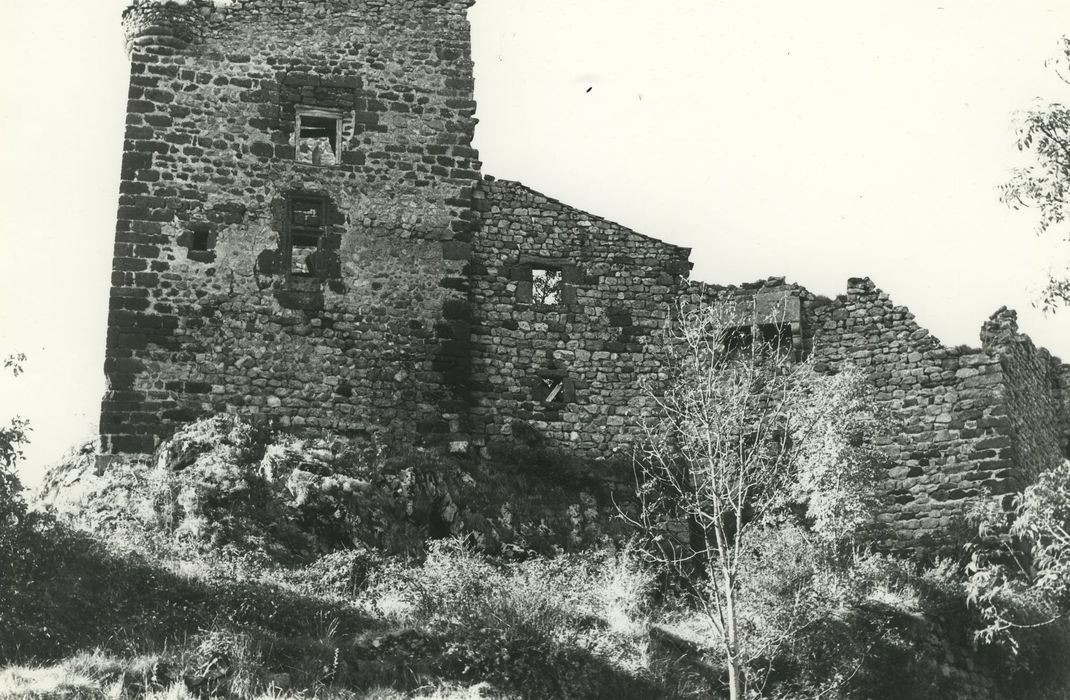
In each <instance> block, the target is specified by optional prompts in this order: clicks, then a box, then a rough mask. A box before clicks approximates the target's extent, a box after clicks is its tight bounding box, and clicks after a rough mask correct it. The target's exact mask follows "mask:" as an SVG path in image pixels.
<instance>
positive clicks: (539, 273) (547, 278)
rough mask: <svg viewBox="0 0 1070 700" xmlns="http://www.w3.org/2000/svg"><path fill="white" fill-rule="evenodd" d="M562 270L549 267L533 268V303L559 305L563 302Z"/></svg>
mask: <svg viewBox="0 0 1070 700" xmlns="http://www.w3.org/2000/svg"><path fill="white" fill-rule="evenodd" d="M561 282H562V275H561V270H557V269H553V268H548V267H532V268H531V301H532V303H533V304H542V305H544V306H557V305H559V304H560V303H561Z"/></svg>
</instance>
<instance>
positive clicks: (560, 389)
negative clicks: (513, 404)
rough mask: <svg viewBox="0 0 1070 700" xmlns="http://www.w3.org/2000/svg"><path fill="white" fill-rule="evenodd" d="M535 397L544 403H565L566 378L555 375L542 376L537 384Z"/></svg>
mask: <svg viewBox="0 0 1070 700" xmlns="http://www.w3.org/2000/svg"><path fill="white" fill-rule="evenodd" d="M535 399H536V400H538V401H542V402H543V403H556V404H563V403H565V380H564V379H563V378H562V379H557V378H553V377H540V378H539V383H538V384H537V385H536V386H535Z"/></svg>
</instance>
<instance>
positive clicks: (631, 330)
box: [100, 0, 1070, 539]
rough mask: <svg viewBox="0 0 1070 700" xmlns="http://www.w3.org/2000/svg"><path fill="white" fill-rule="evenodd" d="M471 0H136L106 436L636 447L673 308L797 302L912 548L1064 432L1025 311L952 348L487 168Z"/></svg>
mask: <svg viewBox="0 0 1070 700" xmlns="http://www.w3.org/2000/svg"><path fill="white" fill-rule="evenodd" d="M471 4H472V0H316V1H312V0H234V1H233V2H230V3H228V4H225V5H224V4H213V3H211V2H208V1H207V0H194V1H192V2H189V3H186V4H176V3H170V2H167V3H163V2H153V1H150V0H136V1H135V3H134V4H133V5H132V6H131V7H130V8H129V9H127V11H126V12H125V13H124V17H123V20H124V27H125V31H126V37H127V43H128V48H129V51H130V92H129V102H128V107H127V120H126V135H125V143H124V155H123V161H122V173H121V184H120V198H119V209H118V222H117V227H116V235H115V249H114V262H113V271H112V285H111V293H110V315H109V321H108V338H107V354H106V361H105V374H106V376H107V382H108V384H107V391H106V394H105V396H104V400H103V403H102V409H101V420H100V433H101V439H102V450H103V452H104V453H105V454H120V453H135V454H136V453H149V452H152V451H153V450H154V449H155V448H156V447H157V445H158V444H159V442H160V441H161V440H162V439H165V438H166V437H168V436H169V435H170V434H171V433H172V432H173V431H174V430H175V428H176V427H177V426H179V425H181V424H182V423H184V422H187V421H189V420H192V419H195V418H198V417H201V416H204V415H208V414H212V413H221V412H226V413H233V414H240V415H243V416H245V417H248V418H251V419H254V420H263V421H266V422H269V423H270V424H272V425H276V426H278V427H281V428H286V429H291V430H295V431H302V430H310V431H312V430H314V431H332V432H335V433H338V434H342V435H359V434H374V433H380V432H390V433H392V434H399V435H407V436H409V437H410V438H411V440H412V441H413V442H414V443H423V444H441V445H451V446H452V449H454V450H458V451H459V450H465V449H469V450H474V449H478V447H479V446H481V445H484V444H486V443H488V442H489V441H491V440H493V439H496V438H498V437H501V436H503V435H507V434H508V433H509V431H510V429H511V425H512V423H513V421H516V420H520V421H524V422H527V423H529V424H530V425H532V426H534V427H535V428H537V429H538V430H540V431H541V432H542V433H543V434H545V435H546V437H547V438H548V439H550V440H552V441H553V442H555V443H556V444H559V445H562V446H566V447H568V448H570V449H572V450H575V451H576V452H578V453H580V454H583V455H584V456H587V457H590V458H593V459H598V458H605V457H608V456H610V455H612V454H613V453H614V452H615V451H617V450H620V449H622V448H624V447H626V446H627V445H628V444H629V441H630V440H631V439H632V437H633V433H632V427H631V426H633V425H634V424H635V418H636V417H637V416H639V415H641V413H642V411H643V409H644V405H645V404H644V399H643V397H642V395H641V393H642V392H641V391H640V389H639V384H640V382H639V378H641V377H643V376H646V375H650V374H656V373H657V372H658V370H659V367H661V357H660V355H659V352H658V348H657V344H656V343H654V342H651V341H652V339H653V334H654V333H655V332H656V330H657V329H658V328H660V327H662V326H663V325H664V324H665V323H666V321H667V320H668V315H669V310H670V308H671V307H672V306H673V304H674V303H676V302H677V301H678V300H679V299H681V298H701V299H703V300H705V301H710V302H713V303H719V304H726V303H731V304H735V305H737V306H739V308H749V309H752V311H751V312H749V313H752V314H754V316H753V317H750V318H741V320H740V323H741V326H745V327H748V328H749V327H750V326H751V325H753V324H755V323H761V322H763V319H762V318H759V316H761V315H763V314H767V313H772V312H773V310H775V311H776V314H777V315H778V319H779V320H780V321H781V322H782V323H783V324H784V325H785V327H786V328H787V329H788V332H789V333H790V336H791V342H792V343H793V345H794V346H795V347H796V348H797V350H798V351H799V352H802V353H812V354H813V356H814V357H815V360H816V361H817V363H818V364H819V366H823V367H826V368H829V369H835V368H837V367H839V366H842V365H844V364H845V363H853V364H855V365H858V366H860V367H862V368H863V369H864V370H865V371H866V372H867V373H868V376H869V377H870V379H871V381H872V383H873V384H874V386H875V387H876V388H877V391H878V401H879V402H880V403H881V405H882V406H883V407H884V408H887V409H889V410H892V411H894V412H895V413H896V414H897V415H898V416H899V417H900V418H901V419H902V421H903V425H904V426H905V428H904V431H903V432H902V434H901V435H898V436H896V437H894V438H893V439H891V440H890V442H889V443H888V444H887V445H884V446H883V448H884V450H885V452H886V454H887V455H888V457H889V460H890V464H891V467H890V468H889V470H888V472H887V485H888V490H889V492H890V495H891V505H890V507H889V509H888V511H887V512H886V513H884V514H883V515H882V519H884V520H885V521H887V522H888V523H890V524H891V525H892V526H893V528H894V530H895V531H896V532H897V533H899V535H900V536H901V537H903V538H906V539H909V538H914V537H917V536H921V535H925V534H934V533H939V532H940V531H941V530H942V529H944V528H946V527H947V526H948V525H949V524H950V523H951V521H952V519H953V518H954V517H956V516H957V515H960V514H961V512H962V510H963V508H964V505H965V503H966V500H967V499H968V498H969V497H971V496H974V495H977V494H979V493H981V492H982V490H984V489H989V490H991V491H992V492H995V493H997V494H998V493H1008V492H1011V491H1014V490H1017V489H1019V488H1021V486H1022V485H1024V484H1026V483H1028V482H1029V481H1031V480H1032V479H1033V478H1034V476H1035V474H1036V473H1037V472H1038V471H1040V470H1042V469H1045V468H1047V467H1048V466H1050V465H1051V464H1053V463H1054V462H1056V461H1057V460H1059V459H1061V458H1062V457H1064V456H1066V455H1067V454H1068V450H1070V442H1068V441H1070V366H1068V365H1064V364H1061V363H1060V362H1059V361H1058V360H1057V359H1055V358H1053V357H1051V356H1050V354H1049V353H1048V352H1047V351H1045V350H1043V349H1039V348H1036V347H1035V346H1034V345H1033V344H1032V342H1031V341H1030V340H1029V339H1028V338H1027V337H1025V336H1023V335H1021V334H1020V333H1019V331H1018V328H1017V326H1016V323H1015V315H1014V312H1012V311H1007V310H1000V311H998V312H997V313H996V314H994V315H993V316H992V318H991V319H989V320H988V321H987V322H986V323H985V324H984V327H983V328H982V332H981V341H982V345H981V348H980V349H972V348H965V347H958V348H948V347H945V346H943V345H941V344H940V343H939V342H938V341H937V340H936V339H934V338H933V337H932V336H931V335H929V333H928V332H927V331H926V330H925V329H923V328H920V327H919V326H918V325H917V324H916V323H915V322H914V320H913V316H912V315H911V314H910V312H909V311H908V310H907V309H905V308H903V307H900V306H896V305H894V304H893V302H892V301H891V300H890V298H889V297H888V295H887V294H885V293H884V292H882V291H881V290H879V289H877V288H876V287H875V286H874V284H873V283H872V282H870V281H869V280H868V279H852V280H850V281H849V282H848V286H847V290H846V293H845V294H844V295H842V296H839V297H836V298H835V299H826V298H822V297H818V296H815V295H813V294H811V293H809V292H808V291H806V290H805V289H803V288H802V287H799V286H796V285H792V284H787V283H785V282H784V281H783V280H782V279H778V278H772V279H769V280H765V281H763V282H759V283H755V284H751V285H743V286H739V287H716V286H704V285H699V284H696V283H694V282H691V281H690V280H689V279H688V273H689V270H690V267H691V266H690V263H689V261H688V256H689V251H688V250H687V249H684V248H680V247H677V246H673V245H670V244H667V243H664V242H661V241H658V240H655V239H653V238H649V237H646V236H643V235H640V234H638V233H636V232H634V231H631V230H629V229H627V228H625V227H623V226H620V225H618V224H615V223H613V222H611V221H607V220H605V219H602V218H600V217H597V216H594V215H591V214H588V213H586V212H583V211H580V210H577V209H574V208H572V207H569V206H568V205H566V204H563V203H560V202H557V201H555V200H553V199H550V198H548V197H545V196H543V195H541V194H539V193H538V192H535V191H533V190H530V189H528V188H526V187H524V186H523V185H520V184H518V183H515V182H507V181H502V180H495V179H493V178H491V177H488V176H484V175H483V174H482V173H481V163H480V161H479V154H478V153H477V152H476V151H475V150H474V149H473V148H472V137H473V133H474V130H475V126H476V118H475V113H476V104H475V101H474V99H473V79H472V59H471V51H470V38H469V33H470V28H469V24H468V19H467V10H468V7H469V6H470V5H471Z"/></svg>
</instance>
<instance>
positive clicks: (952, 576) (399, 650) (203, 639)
mask: <svg viewBox="0 0 1070 700" xmlns="http://www.w3.org/2000/svg"><path fill="white" fill-rule="evenodd" d="M517 434H518V435H520V436H521V437H522V439H518V440H516V441H515V442H514V443H512V444H509V445H499V446H497V447H496V448H495V449H494V450H492V458H491V459H489V460H480V461H475V460H462V459H453V458H447V457H443V456H439V455H437V454H436V453H432V452H421V451H418V450H412V449H400V448H396V447H394V446H391V445H389V444H380V443H376V442H373V441H367V440H365V441H354V440H344V439H341V438H337V437H329V436H328V437H323V438H321V439H298V438H295V437H292V436H288V435H284V434H272V433H267V432H263V431H261V430H258V429H256V428H254V427H252V426H250V425H248V424H246V423H243V422H241V421H240V420H237V419H233V418H229V417H217V418H212V419H208V420H204V421H199V422H197V423H193V424H191V425H190V426H188V427H187V428H186V429H184V430H182V431H180V432H179V433H178V434H177V435H176V436H175V437H174V438H173V439H172V440H170V441H168V442H167V443H165V444H164V445H163V446H162V448H161V449H160V451H159V453H158V455H157V458H156V459H154V460H153V462H152V463H145V462H138V461H134V460H124V459H120V460H116V461H114V462H113V463H112V464H110V465H109V466H108V467H107V468H106V469H105V470H104V471H103V473H102V474H100V475H97V474H96V473H95V471H96V466H95V463H94V459H93V454H92V452H93V450H92V446H91V445H90V446H86V447H85V448H83V449H82V450H80V451H78V452H76V453H74V454H72V455H71V457H70V458H69V459H68V460H66V461H65V462H64V464H62V465H60V466H58V467H57V468H56V469H55V470H53V472H52V473H51V474H50V475H49V477H48V479H47V481H46V483H45V485H44V487H43V488H42V491H41V494H40V495H39V497H38V499H37V502H36V504H34V507H33V508H31V509H30V510H29V511H28V512H27V511H25V510H24V509H22V508H21V507H20V506H18V504H17V503H16V500H15V496H7V498H8V502H9V503H10V504H13V505H12V507H11V508H9V509H8V510H9V511H10V516H9V517H7V518H6V520H5V522H4V523H3V524H0V527H2V528H3V530H2V536H0V570H3V571H4V572H6V573H5V575H4V576H3V579H2V580H0V663H2V664H6V666H4V667H3V668H2V670H0V696H5V697H11V696H14V697H70V698H74V697H79V698H81V697H85V698H96V697H101V698H103V697H125V698H135V697H137V698H189V697H210V696H230V697H243V698H245V697H272V698H312V697H343V698H384V699H385V698H409V697H416V698H420V697H427V698H431V697H439V698H615V699H621V698H691V697H719V696H720V693H721V692H722V688H723V687H724V674H725V669H724V668H723V667H722V665H721V664H720V662H719V661H718V656H717V654H716V653H714V652H713V651H711V649H712V646H713V645H712V644H711V639H712V638H711V634H712V631H711V630H710V628H709V624H708V622H706V621H705V618H704V617H703V616H702V615H701V614H699V612H698V611H695V610H693V609H690V608H689V606H688V605H687V604H685V603H684V602H683V601H684V600H685V598H686V597H685V596H683V595H681V591H682V589H683V587H685V586H686V585H689V584H688V583H687V582H685V581H681V580H678V579H676V578H673V577H672V576H668V575H666V574H664V573H662V572H659V571H657V570H655V569H654V568H652V567H651V566H650V565H649V563H648V560H647V559H646V558H645V557H644V556H643V552H642V550H641V548H639V547H637V546H636V545H635V544H633V543H632V542H631V536H632V535H633V534H634V533H632V532H631V531H629V530H628V529H627V527H625V524H624V521H623V520H622V519H621V518H619V517H616V516H617V515H618V509H620V510H621V511H623V512H625V513H628V512H629V508H631V507H632V506H631V505H630V504H629V503H628V500H627V498H626V494H621V493H619V492H617V493H610V492H609V491H608V490H607V489H606V487H605V486H604V485H602V482H601V481H598V480H595V479H593V478H591V474H592V471H593V470H594V469H599V470H602V471H603V472H604V473H609V474H614V473H616V474H617V475H618V476H619V477H620V480H621V481H625V480H626V478H627V477H628V476H629V473H628V472H627V469H628V467H627V465H612V464H602V465H588V464H584V463H582V462H580V461H578V460H575V459H573V458H570V457H569V456H567V455H565V454H562V453H557V452H554V451H552V450H548V449H545V448H544V447H543V446H542V445H541V444H540V442H539V440H538V436H537V435H534V434H526V433H524V432H523V431H520V430H518V431H517ZM615 470H616V471H615ZM5 512H7V511H5ZM748 556H755V557H761V560H762V562H763V564H764V566H763V567H762V571H763V574H762V576H760V577H757V578H756V579H755V580H751V581H748V582H747V584H746V585H747V586H748V587H749V590H748V596H747V600H750V601H754V602H753V603H752V604H751V605H750V607H749V608H748V609H747V610H746V611H745V614H744V617H745V622H746V624H748V625H752V626H754V627H755V628H757V629H761V628H775V626H776V625H777V624H778V621H779V620H781V619H782V616H783V615H784V611H785V610H788V609H790V610H791V611H792V613H793V615H795V616H796V617H799V616H802V618H804V619H805V620H806V621H807V622H806V624H805V625H804V626H802V628H800V630H799V632H798V633H797V634H793V635H792V636H791V637H790V638H789V639H785V640H782V641H780V642H778V643H777V644H776V645H775V646H771V647H770V648H769V649H768V652H767V653H766V654H765V655H764V657H763V658H762V660H761V663H760V665H759V666H756V667H755V668H754V669H752V671H751V672H752V673H753V674H754V676H755V677H756V678H759V677H760V678H761V679H762V683H761V684H760V685H759V686H757V689H756V691H755V692H760V693H762V695H763V696H765V697H774V698H775V697H780V698H810V697H833V698H932V697H946V698H955V697H992V698H999V697H1020V698H1042V697H1052V698H1056V697H1063V695H1060V691H1059V690H1058V688H1060V687H1064V686H1062V685H1061V684H1062V683H1064V682H1065V680H1066V678H1065V675H1066V673H1067V671H1066V669H1065V668H1063V666H1064V664H1063V663H1062V662H1061V659H1062V658H1063V654H1064V653H1065V649H1067V648H1068V647H1067V646H1066V640H1065V639H1064V638H1063V636H1062V633H1061V632H1059V631H1058V630H1057V629H1050V630H1046V631H1040V632H1038V633H1037V635H1035V636H1034V637H1033V638H1031V639H1032V641H1031V642H1028V641H1027V643H1026V644H1024V645H1023V646H1021V647H1020V649H1019V651H1018V654H1017V655H1013V654H1011V653H1010V652H1009V651H1007V650H1005V649H1003V648H1001V647H998V646H981V647H976V646H975V645H974V643H973V636H972V631H973V629H974V628H975V627H977V625H978V620H977V619H975V616H974V615H973V613H971V611H970V610H969V609H968V608H967V605H966V598H965V588H964V585H963V583H962V580H963V579H962V576H961V567H960V562H957V561H955V560H952V559H941V560H936V561H927V562H916V561H906V560H901V559H896V558H893V557H891V556H888V555H882V554H876V553H870V552H864V551H861V550H858V551H849V552H840V553H838V554H837V556H835V557H829V556H826V555H825V554H823V553H822V551H821V550H819V549H818V548H816V547H815V546H813V544H812V543H811V542H810V538H809V537H808V534H807V532H806V529H805V528H804V527H800V526H797V525H792V524H785V526H784V527H783V528H782V529H780V530H778V531H775V532H769V533H768V536H767V537H766V538H765V541H764V542H763V544H762V545H761V547H760V549H758V550H755V551H754V552H751V553H750V554H749V555H748ZM5 693H6V694H7V695H5Z"/></svg>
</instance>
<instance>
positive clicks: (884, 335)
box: [688, 278, 1070, 542]
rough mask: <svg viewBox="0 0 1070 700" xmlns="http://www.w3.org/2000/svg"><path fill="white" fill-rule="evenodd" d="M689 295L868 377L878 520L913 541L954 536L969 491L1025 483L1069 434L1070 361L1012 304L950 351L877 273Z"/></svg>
mask: <svg viewBox="0 0 1070 700" xmlns="http://www.w3.org/2000/svg"><path fill="white" fill-rule="evenodd" d="M688 294H689V301H690V302H692V303H696V302H701V303H705V304H713V305H716V306H718V307H719V308H721V309H722V310H723V311H724V312H725V315H726V323H729V324H730V325H739V326H741V327H745V326H747V325H761V324H778V325H782V326H784V327H785V328H786V329H787V330H788V331H790V336H785V337H786V338H787V337H790V339H791V342H792V344H793V345H794V347H795V350H796V352H797V353H798V354H799V356H800V357H801V356H803V355H812V356H813V359H814V362H815V368H816V369H817V370H818V371H821V372H835V371H839V370H841V369H843V368H844V367H846V366H849V365H853V366H856V367H858V368H860V369H862V370H863V371H864V372H865V373H866V374H867V376H868V379H869V381H870V383H871V384H872V386H873V388H874V392H875V393H874V396H875V400H876V404H877V406H876V408H877V409H878V411H880V412H882V413H883V415H884V416H886V419H887V425H888V435H887V437H884V438H881V439H880V444H879V447H880V448H881V450H882V451H883V453H884V454H885V456H886V458H887V462H886V472H885V474H886V476H885V483H884V488H883V491H884V493H885V494H886V495H887V499H886V502H885V505H884V508H883V512H882V513H881V514H880V520H882V521H883V522H885V523H886V524H887V525H888V526H889V527H890V528H891V531H892V534H893V535H894V536H895V537H897V538H898V539H900V540H902V541H904V542H910V541H915V540H917V538H921V537H925V536H930V537H934V538H937V539H939V538H941V537H943V536H945V535H946V533H947V531H948V528H949V527H950V526H952V525H953V523H954V521H955V520H957V519H959V518H960V517H961V516H962V515H963V514H964V513H965V510H966V508H967V506H968V503H969V500H970V499H973V498H976V497H983V496H985V495H986V494H989V493H991V494H994V495H997V496H999V495H1003V494H1008V493H1011V492H1013V491H1016V490H1019V489H1021V488H1022V487H1023V486H1025V485H1027V484H1028V483H1030V482H1032V481H1033V480H1034V479H1035V477H1036V475H1037V473H1038V472H1039V471H1040V470H1042V469H1045V468H1047V467H1048V466H1051V465H1052V464H1054V463H1055V461H1056V460H1058V459H1059V458H1060V456H1061V455H1062V451H1063V450H1064V449H1065V445H1066V440H1067V439H1068V438H1070V417H1068V404H1067V400H1066V381H1065V377H1066V376H1067V374H1068V372H1067V366H1066V365H1062V364H1061V363H1059V362H1058V360H1055V359H1053V358H1052V357H1051V356H1050V354H1048V353H1047V351H1045V350H1038V349H1036V348H1035V347H1034V346H1033V344H1032V342H1031V341H1029V339H1028V338H1027V337H1025V336H1021V335H1019V334H1018V328H1017V325H1016V323H1015V318H1014V312H1009V311H1007V310H1006V309H1001V310H1000V311H998V312H997V313H996V314H994V315H993V317H992V318H991V319H990V320H989V321H988V322H986V324H985V326H984V328H983V329H982V333H981V338H982V348H980V349H975V348H969V347H956V348H948V347H946V346H944V345H942V344H941V343H940V342H939V341H938V340H937V339H936V338H934V337H932V336H931V335H930V334H929V332H928V331H927V330H925V329H924V328H921V327H920V326H919V325H918V324H917V323H916V322H915V320H914V316H913V314H911V313H910V311H909V310H908V309H906V308H905V307H903V306H897V305H895V304H893V303H892V301H891V299H890V298H889V296H888V295H887V294H886V293H884V292H882V291H881V290H880V289H878V288H877V287H876V286H875V285H874V284H873V283H872V282H871V281H870V280H869V279H868V278H867V279H852V280H850V281H849V282H848V288H847V293H846V294H844V295H842V296H839V297H837V298H835V299H831V300H830V299H826V298H823V297H817V296H815V295H813V294H811V293H810V292H808V291H807V290H806V289H804V288H802V287H799V286H797V285H792V284H787V283H785V282H784V280H783V279H782V278H770V279H768V280H764V281H761V282H757V283H754V284H748V285H743V286H740V287H718V286H706V285H697V284H692V285H691V287H690V288H689V290H688Z"/></svg>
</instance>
